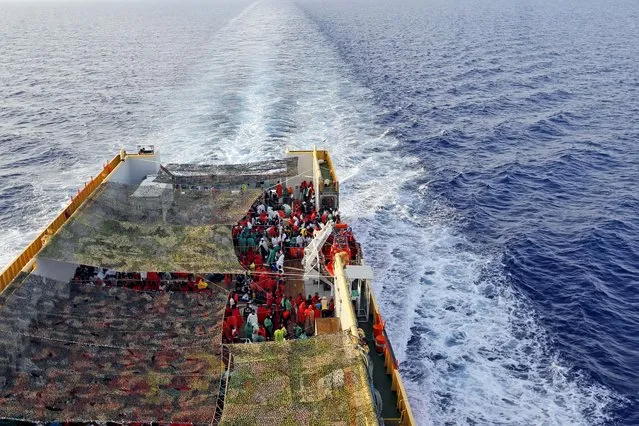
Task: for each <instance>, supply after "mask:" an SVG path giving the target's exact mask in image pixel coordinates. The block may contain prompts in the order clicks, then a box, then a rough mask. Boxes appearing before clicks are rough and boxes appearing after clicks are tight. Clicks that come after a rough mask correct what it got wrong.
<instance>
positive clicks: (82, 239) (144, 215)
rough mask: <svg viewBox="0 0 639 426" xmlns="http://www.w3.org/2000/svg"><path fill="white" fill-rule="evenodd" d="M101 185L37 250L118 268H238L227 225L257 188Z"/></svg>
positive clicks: (252, 198)
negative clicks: (48, 240)
mask: <svg viewBox="0 0 639 426" xmlns="http://www.w3.org/2000/svg"><path fill="white" fill-rule="evenodd" d="M161 185H166V187H164V188H163V187H161V186H160V187H158V186H148V187H144V186H140V187H138V186H134V185H123V184H114V183H105V184H103V185H102V186H101V187H100V188H98V190H97V193H96V194H95V195H94V196H93V197H92V198H91V199H89V200H88V201H87V203H86V204H85V205H84V206H83V207H82V208H81V209H80V210H79V211H78V212H76V214H75V215H74V216H73V217H72V218H71V220H70V221H69V222H68V223H67V224H66V225H65V226H64V227H63V228H62V229H61V230H60V231H59V232H58V233H57V234H56V235H55V236H54V237H53V238H52V239H51V241H50V242H49V243H48V244H47V245H46V246H45V248H44V249H43V251H42V253H41V254H40V255H41V256H42V257H44V258H49V259H54V260H59V261H63V262H69V263H76V264H85V265H95V266H101V267H105V268H112V269H117V270H120V271H181V272H194V273H200V272H221V273H224V272H228V273H239V272H242V271H243V269H242V268H241V266H240V264H239V263H238V261H237V257H236V255H235V251H234V247H233V241H232V236H231V227H232V225H233V224H235V223H236V222H237V221H238V220H239V219H241V218H242V217H243V216H244V215H246V212H247V211H248V209H249V207H250V206H251V204H252V203H253V202H254V201H255V200H256V199H257V198H258V197H259V196H260V195H261V193H262V191H261V189H255V188H253V189H246V190H244V191H240V190H233V191H231V190H219V191H214V190H190V189H172V188H171V187H170V185H167V184H161Z"/></svg>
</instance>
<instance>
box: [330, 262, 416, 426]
mask: <svg viewBox="0 0 639 426" xmlns="http://www.w3.org/2000/svg"><path fill="white" fill-rule="evenodd" d="M342 256H343V254H341V253H338V254H336V255H335V257H334V258H333V263H334V265H335V266H334V267H335V281H336V284H335V286H336V291H335V295H336V297H340V294H348V295H350V293H348V292H347V290H348V285H347V283H346V274H345V271H344V263H343V259H342ZM338 287H342V290H341V292H340V291H337V288H338ZM341 302H342V304H343V305H344V306H345V308H346V309H345V311H346V312H345V313H344V316H343V317H340V321H342V329H343V330H345V329H350V330H351V333H352V334H353V335H354V336H357V331H356V327H357V326H356V325H354V324H357V320H356V318H355V313H354V311H353V306H352V304H351V303H350V298H347V299H346V300H343V301H341ZM370 306H371V310H372V311H373V324H375V323H376V322H377V319H378V318H379V316H380V313H379V306H377V301H376V300H375V296H373V293H372V292H371V293H370ZM336 308H337V304H336ZM344 321H345V322H346V324H345V323H344ZM384 337H386V341H387V342H389V341H388V335H386V330H384ZM384 366H385V367H386V374H388V375H390V376H391V383H392V387H391V390H392V391H393V392H395V393H396V394H397V410H398V411H399V412H400V413H401V417H400V418H399V419H393V420H396V421H397V424H399V425H402V426H414V425H416V424H417V423H415V418H414V417H413V412H412V411H411V409H410V405H409V403H408V394H407V393H406V389H404V384H403V383H402V378H401V376H400V375H399V370H398V365H397V360H396V359H395V355H393V352H392V349H391V348H390V342H389V343H388V344H387V345H386V348H385V349H384Z"/></svg>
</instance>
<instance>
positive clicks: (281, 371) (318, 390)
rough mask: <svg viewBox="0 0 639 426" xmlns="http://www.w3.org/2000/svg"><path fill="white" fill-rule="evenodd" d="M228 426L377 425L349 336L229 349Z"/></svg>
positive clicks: (361, 363) (225, 422)
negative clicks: (230, 362) (263, 425)
mask: <svg viewBox="0 0 639 426" xmlns="http://www.w3.org/2000/svg"><path fill="white" fill-rule="evenodd" d="M230 351H231V354H232V373H231V376H230V379H229V382H228V389H227V390H226V398H225V401H224V412H223V414H222V422H221V424H223V425H253V424H258V423H259V424H269V425H280V424H282V425H327V424H330V425H376V424H377V417H376V414H375V410H374V405H373V401H372V397H371V393H370V388H369V383H368V378H367V372H366V369H365V366H364V361H363V360H362V358H361V355H360V353H359V351H358V350H357V349H356V348H355V347H354V345H353V343H352V341H351V339H350V338H349V337H348V335H346V334H341V333H340V334H331V335H323V336H316V337H313V338H312V339H308V340H290V341H285V342H283V343H275V342H267V343H263V344H236V345H230Z"/></svg>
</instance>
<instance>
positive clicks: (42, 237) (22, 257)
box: [0, 152, 125, 292]
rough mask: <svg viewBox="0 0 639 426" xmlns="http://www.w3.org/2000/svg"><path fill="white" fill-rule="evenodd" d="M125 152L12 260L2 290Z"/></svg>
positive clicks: (2, 276)
mask: <svg viewBox="0 0 639 426" xmlns="http://www.w3.org/2000/svg"><path fill="white" fill-rule="evenodd" d="M124 157H125V153H124V152H121V153H119V154H118V155H116V156H115V157H113V159H112V160H111V161H109V162H108V163H107V164H106V165H105V166H104V168H103V169H102V171H101V172H100V173H99V174H98V175H97V176H96V177H94V178H91V180H90V181H89V182H87V183H85V184H84V187H83V188H81V189H79V190H78V193H77V194H76V195H75V196H74V197H72V198H71V202H70V203H69V205H68V206H67V207H66V208H65V209H64V210H63V211H62V212H60V214H59V215H58V216H57V217H56V218H55V219H53V221H52V222H51V223H50V224H49V226H47V227H46V228H45V229H44V231H42V232H41V233H40V234H39V235H38V236H37V237H36V238H35V239H34V240H33V241H32V242H31V244H29V245H28V246H27V247H26V248H25V249H24V250H23V251H22V253H20V254H19V255H18V257H16V259H15V260H14V261H13V262H11V263H10V264H9V265H8V266H7V267H6V268H4V270H3V271H2V273H0V292H2V291H3V290H4V289H5V288H6V287H7V286H8V285H9V283H11V281H13V279H14V278H15V277H17V276H18V274H19V273H20V271H22V269H23V268H24V267H25V266H27V264H28V263H29V262H31V260H33V258H34V257H35V256H36V255H37V254H38V253H39V252H40V250H41V249H42V247H43V246H44V244H45V243H46V241H47V239H48V238H50V237H51V236H52V235H53V234H55V233H56V232H57V231H58V229H60V228H61V227H62V225H64V224H65V223H66V221H67V220H69V218H70V217H71V216H72V215H73V213H75V211H76V210H77V209H78V208H79V207H80V206H81V205H82V203H84V201H85V200H86V199H87V198H89V196H90V195H91V194H92V193H93V191H95V190H96V188H97V187H98V186H100V184H101V183H102V182H104V180H105V179H106V178H107V177H108V176H109V175H110V174H111V172H113V170H115V168H116V167H117V166H118V165H119V164H120V162H121V161H123V160H124Z"/></svg>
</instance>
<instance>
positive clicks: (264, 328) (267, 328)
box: [223, 292, 335, 343]
mask: <svg viewBox="0 0 639 426" xmlns="http://www.w3.org/2000/svg"><path fill="white" fill-rule="evenodd" d="M241 303H242V300H241V298H240V293H238V292H232V293H231V295H230V298H229V301H228V303H227V306H226V311H225V313H224V318H225V320H224V325H223V332H224V339H223V340H224V342H225V343H239V342H241V341H245V342H249V341H250V342H264V341H270V340H274V341H282V340H284V339H306V338H308V337H310V336H313V335H314V334H315V319H316V318H329V317H333V316H334V315H335V304H334V301H333V299H330V301H329V300H328V299H327V298H326V297H320V296H319V294H318V293H315V295H314V296H311V295H310V294H309V295H308V297H307V298H306V299H304V297H303V296H302V294H301V293H300V294H298V296H297V297H296V298H295V299H293V296H288V297H281V299H280V301H279V303H277V304H271V305H269V304H250V303H247V304H246V305H245V306H246V307H245V308H244V309H243V310H241V308H240V304H241Z"/></svg>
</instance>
